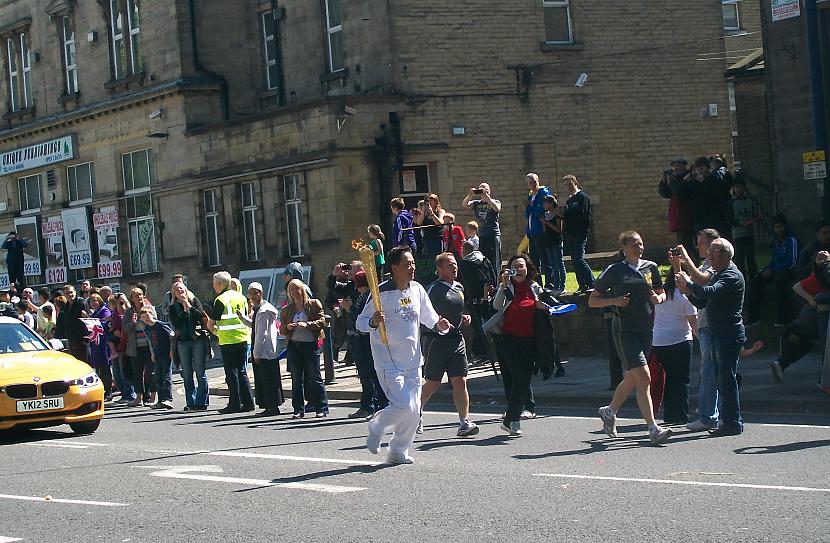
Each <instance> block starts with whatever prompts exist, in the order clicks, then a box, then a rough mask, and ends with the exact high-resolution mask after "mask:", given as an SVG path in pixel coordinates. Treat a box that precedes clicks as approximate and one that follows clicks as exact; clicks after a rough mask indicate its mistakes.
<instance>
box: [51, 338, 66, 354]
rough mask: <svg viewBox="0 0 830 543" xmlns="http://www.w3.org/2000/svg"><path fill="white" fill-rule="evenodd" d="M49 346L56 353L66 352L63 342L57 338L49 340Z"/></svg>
mask: <svg viewBox="0 0 830 543" xmlns="http://www.w3.org/2000/svg"><path fill="white" fill-rule="evenodd" d="M49 346H50V347H52V349H54V350H56V351H65V350H66V344H64V342H63V340H60V339H58V338H52V339H50V340H49Z"/></svg>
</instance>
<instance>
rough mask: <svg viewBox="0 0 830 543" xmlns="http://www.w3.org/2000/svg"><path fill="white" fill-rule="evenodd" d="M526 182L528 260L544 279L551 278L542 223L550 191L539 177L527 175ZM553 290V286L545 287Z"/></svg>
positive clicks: (551, 270)
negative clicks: (530, 260)
mask: <svg viewBox="0 0 830 543" xmlns="http://www.w3.org/2000/svg"><path fill="white" fill-rule="evenodd" d="M525 180H526V181H527V188H528V193H527V201H526V202H525V234H527V239H528V241H530V258H531V259H532V260H533V263H534V264H535V265H536V269H538V270H539V272H540V273H541V274H542V275H543V276H544V277H545V278H549V277H552V274H553V269H552V268H551V262H550V258H548V253H547V251H546V250H545V227H544V224H543V222H542V221H544V219H545V206H544V203H545V197H547V196H550V190H548V188H547V187H545V186H542V185H541V184H540V183H539V176H538V175H536V174H535V173H529V174H527V176H526V177H525ZM545 287H547V288H553V287H554V285H550V284H548V285H545Z"/></svg>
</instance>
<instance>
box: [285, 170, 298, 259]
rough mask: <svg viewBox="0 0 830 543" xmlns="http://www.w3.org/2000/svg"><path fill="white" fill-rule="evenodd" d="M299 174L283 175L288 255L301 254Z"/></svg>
mask: <svg viewBox="0 0 830 543" xmlns="http://www.w3.org/2000/svg"><path fill="white" fill-rule="evenodd" d="M300 183H301V178H300V175H299V174H293V175H286V176H285V177H283V191H284V192H283V194H284V196H285V220H286V226H287V232H288V256H290V257H295V256H303V200H302V194H301V192H300Z"/></svg>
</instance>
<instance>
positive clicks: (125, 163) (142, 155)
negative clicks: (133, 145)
mask: <svg viewBox="0 0 830 543" xmlns="http://www.w3.org/2000/svg"><path fill="white" fill-rule="evenodd" d="M121 167H122V171H123V173H124V191H125V192H127V193H129V192H131V191H141V190H150V185H152V184H154V183H155V182H156V165H155V158H154V157H153V150H152V149H142V150H140V151H133V152H132V153H125V154H123V155H121Z"/></svg>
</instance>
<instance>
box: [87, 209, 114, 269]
mask: <svg viewBox="0 0 830 543" xmlns="http://www.w3.org/2000/svg"><path fill="white" fill-rule="evenodd" d="M92 227H93V228H95V235H96V236H97V237H98V278H99V279H111V278H114V277H121V255H120V253H119V252H118V210H117V209H116V208H114V207H105V208H101V212H100V213H94V214H93V215H92Z"/></svg>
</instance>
